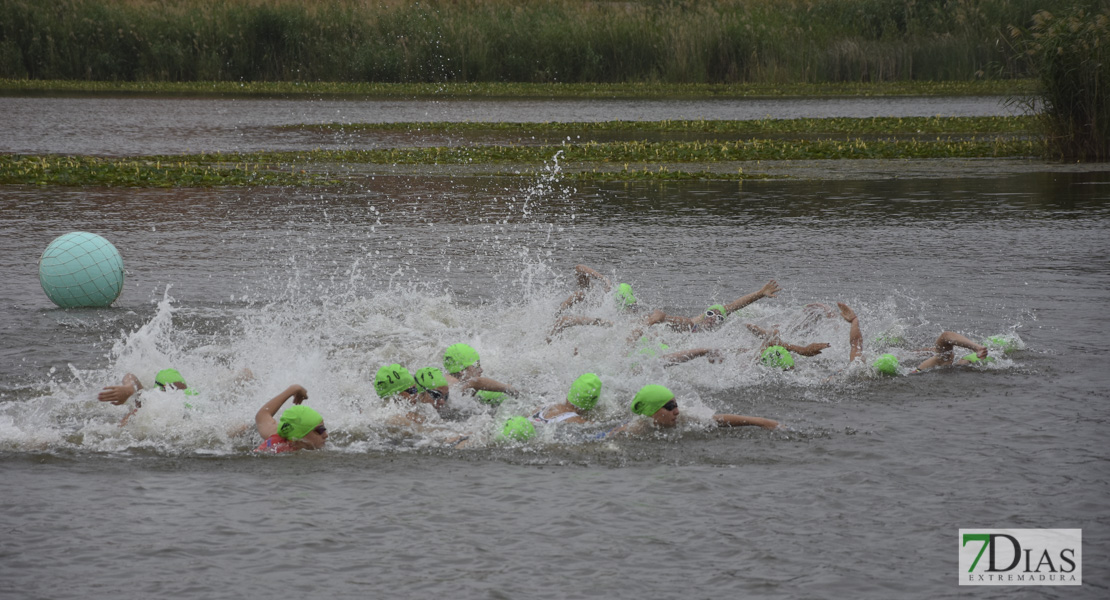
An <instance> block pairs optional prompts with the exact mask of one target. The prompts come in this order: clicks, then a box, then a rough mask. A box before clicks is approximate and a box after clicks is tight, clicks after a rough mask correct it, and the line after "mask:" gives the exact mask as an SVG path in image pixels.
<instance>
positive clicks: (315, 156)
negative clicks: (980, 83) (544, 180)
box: [0, 137, 1040, 187]
mask: <svg viewBox="0 0 1110 600" xmlns="http://www.w3.org/2000/svg"><path fill="white" fill-rule="evenodd" d="M1039 144H1040V142H1037V141H1033V140H1025V139H1016V138H1010V137H996V138H982V139H978V138H977V139H951V138H937V139H935V140H917V139H911V140H863V139H859V138H845V139H825V140H785V141H784V140H749V141H724V142H658V143H656V142H639V141H633V142H610V143H596V142H587V143H584V144H569V143H568V144H562V145H558V146H530V147H529V146H477V147H465V148H458V147H435V148H402V149H383V150H314V151H309V152H278V153H274V152H258V153H247V154H219V153H217V154H196V155H187V156H185V155H183V156H159V157H141V158H124V159H108V158H97V157H87V156H53V155H51V156H21V155H0V184H51V185H114V186H146V187H175V186H176V187H191V186H215V185H223V186H281V185H317V184H334V183H339V182H342V181H346V180H350V179H352V178H357V175H350V174H346V171H347V170H348V169H347V167H344V165H360V164H361V165H393V166H395V165H444V166H446V165H465V166H468V167H476V168H479V169H480V168H482V167H483V166H489V167H490V168H489V169H488V170H487V171H486V172H487V173H501V174H503V171H502V170H500V169H496V168H494V167H495V166H496V165H504V164H514V165H522V166H523V167H524V168H525V169H527V168H528V167H529V166H532V167H537V168H538V167H540V166H542V165H544V164H547V163H548V162H549V161H552V160H558V161H559V163H560V165H561V166H562V167H563V170H564V172H565V173H568V174H575V175H570V176H573V177H580V178H592V179H613V180H624V179H668V178H670V179H683V178H716V179H743V178H750V177H753V176H760V175H759V174H750V175H745V174H743V173H742V172H738V173H736V174H732V173H727V172H720V173H712V172H708V171H704V170H702V171H698V172H691V171H687V170H686V169H683V168H682V167H681V165H684V164H701V163H709V164H712V163H733V162H747V161H777V160H843V159H906V158H1010V157H1028V156H1033V155H1036V154H1037V153H1038V152H1039V151H1040V150H1039V147H1038V146H1039ZM631 164H642V165H647V166H644V167H641V168H638V169H636V168H632V169H630V168H629V165H631ZM597 165H616V166H617V168H613V169H598V168H597ZM621 165H623V170H622V169H620V168H619V167H620V166H621ZM587 171H588V172H590V174H589V175H577V173H580V172H587Z"/></svg>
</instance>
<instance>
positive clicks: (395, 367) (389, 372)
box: [374, 363, 416, 399]
mask: <svg viewBox="0 0 1110 600" xmlns="http://www.w3.org/2000/svg"><path fill="white" fill-rule="evenodd" d="M415 388H416V379H414V378H413V376H412V374H411V373H409V370H408V369H406V368H404V367H402V366H401V365H399V364H396V363H394V364H392V365H386V366H384V367H382V368H380V369H378V374H377V376H375V377H374V391H375V392H377V393H378V397H379V398H382V399H385V398H389V397H391V396H394V395H396V394H398V393H400V392H408V391H410V390H411V393H415V392H416V390H415Z"/></svg>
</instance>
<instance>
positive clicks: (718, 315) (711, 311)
mask: <svg viewBox="0 0 1110 600" xmlns="http://www.w3.org/2000/svg"><path fill="white" fill-rule="evenodd" d="M727 316H728V311H727V310H725V305H724V304H714V305H713V306H710V307H709V308H707V309H705V319H703V320H702V322H703V323H705V325H706V326H709V327H712V326H714V325H719V324H721V323H724V321H725V317H727Z"/></svg>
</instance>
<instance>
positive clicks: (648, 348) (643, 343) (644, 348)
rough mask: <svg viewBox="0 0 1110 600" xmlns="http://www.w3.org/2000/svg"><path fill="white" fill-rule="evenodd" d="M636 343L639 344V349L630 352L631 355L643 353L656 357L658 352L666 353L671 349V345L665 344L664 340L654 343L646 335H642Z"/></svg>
mask: <svg viewBox="0 0 1110 600" xmlns="http://www.w3.org/2000/svg"><path fill="white" fill-rule="evenodd" d="M636 343H637V344H638V345H639V349H637V350H635V351H634V352H632V353H631V354H629V356H632V354H643V355H644V356H647V357H654V356H655V355H656V353H659V354H663V353H666V351H667V350H670V349H671V347H670V346H668V345H666V344H664V343H663V342H659V343H658V344H654V343H652V341H651V340H650V339H648V337H647V336H646V335H645V336H642V337H641V338H640V339H639V341H638V342H636Z"/></svg>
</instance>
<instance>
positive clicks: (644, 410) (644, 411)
mask: <svg viewBox="0 0 1110 600" xmlns="http://www.w3.org/2000/svg"><path fill="white" fill-rule="evenodd" d="M671 400H674V393H672V392H671V390H668V389H667V388H665V387H663V386H661V385H655V384H651V385H645V386H644V387H642V388H640V391H638V392H636V396H635V397H634V398H632V407H631V408H632V412H634V413H636V414H638V415H644V416H645V417H650V416H651V415H654V414H655V412H656V411H658V410H659V409H660V408H663V405H664V404H666V403H668V402H670V401H671Z"/></svg>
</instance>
